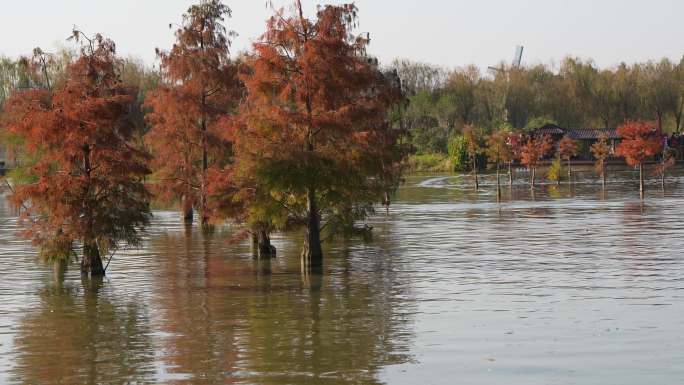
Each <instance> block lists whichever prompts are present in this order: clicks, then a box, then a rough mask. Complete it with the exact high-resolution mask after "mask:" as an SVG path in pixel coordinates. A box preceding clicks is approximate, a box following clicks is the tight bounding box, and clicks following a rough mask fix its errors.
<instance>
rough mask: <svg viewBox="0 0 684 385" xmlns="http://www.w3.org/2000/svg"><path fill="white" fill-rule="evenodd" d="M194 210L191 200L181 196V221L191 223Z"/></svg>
mask: <svg viewBox="0 0 684 385" xmlns="http://www.w3.org/2000/svg"><path fill="white" fill-rule="evenodd" d="M193 217H194V211H193V209H192V200H191V199H189V198H188V197H184V198H183V221H184V222H185V223H186V224H192V219H193Z"/></svg>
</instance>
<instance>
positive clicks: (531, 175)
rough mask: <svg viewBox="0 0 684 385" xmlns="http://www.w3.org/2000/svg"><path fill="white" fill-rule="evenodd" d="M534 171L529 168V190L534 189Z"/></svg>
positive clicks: (534, 169) (532, 168)
mask: <svg viewBox="0 0 684 385" xmlns="http://www.w3.org/2000/svg"><path fill="white" fill-rule="evenodd" d="M536 170H537V169H536V168H534V167H530V188H534V176H535V175H534V174H535V171H536Z"/></svg>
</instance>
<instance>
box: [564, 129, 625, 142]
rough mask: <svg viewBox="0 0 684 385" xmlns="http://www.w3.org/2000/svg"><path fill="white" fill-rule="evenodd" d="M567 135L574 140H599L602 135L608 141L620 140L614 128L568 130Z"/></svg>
mask: <svg viewBox="0 0 684 385" xmlns="http://www.w3.org/2000/svg"><path fill="white" fill-rule="evenodd" d="M568 134H569V135H570V137H571V138H573V139H575V140H582V139H599V138H600V137H601V136H602V135H605V136H606V138H608V139H620V135H618V133H617V130H615V129H614V128H573V129H570V130H568Z"/></svg>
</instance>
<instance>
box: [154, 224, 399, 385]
mask: <svg viewBox="0 0 684 385" xmlns="http://www.w3.org/2000/svg"><path fill="white" fill-rule="evenodd" d="M224 236H225V235H224ZM153 242H154V243H155V248H157V249H159V250H163V252H160V258H163V260H161V261H160V263H161V264H162V265H163V266H165V267H164V269H169V270H168V274H165V273H164V274H161V275H160V277H161V279H164V282H163V283H162V284H161V285H160V287H161V290H160V291H159V293H158V300H157V301H156V303H157V304H158V305H159V307H160V309H159V310H160V311H159V312H158V313H157V314H158V315H159V317H160V319H159V327H160V328H161V329H162V330H163V333H162V334H163V335H165V336H166V337H165V338H164V339H163V342H162V346H163V354H162V359H163V360H164V364H165V365H166V367H167V369H166V371H167V372H168V373H169V375H168V376H167V377H168V378H166V380H169V381H171V382H173V383H178V384H181V383H187V384H201V383H229V382H239V383H241V382H248V383H259V384H286V383H287V384H291V383H297V384H307V383H324V384H347V383H364V384H365V383H368V384H373V383H379V382H380V380H379V379H378V375H379V372H380V370H381V369H382V368H383V367H384V366H387V365H391V364H398V363H404V362H406V361H407V360H409V356H408V355H407V354H406V353H405V352H406V351H408V345H409V344H410V340H411V338H412V337H411V334H410V333H409V332H408V330H410V325H408V322H409V319H410V317H409V316H406V315H403V314H402V313H400V312H399V311H398V309H400V308H401V307H402V306H404V304H403V303H402V302H403V301H405V299H404V298H405V297H406V295H405V294H406V293H403V292H402V290H401V289H397V287H395V286H394V285H395V284H396V281H395V279H396V277H394V276H393V274H394V273H393V272H392V269H391V268H389V267H391V266H378V264H383V263H388V262H387V261H385V259H384V258H383V257H381V256H378V255H376V256H375V258H372V259H371V258H368V259H366V257H365V256H363V259H362V260H358V261H351V260H352V259H353V258H359V254H358V253H351V252H349V251H348V250H349V249H350V248H351V247H356V246H358V244H349V245H345V244H339V243H338V244H336V245H335V248H336V249H335V250H334V251H332V250H331V251H330V252H329V253H328V254H327V255H330V258H328V260H327V261H326V269H327V270H329V271H326V273H325V274H324V275H323V276H321V275H315V274H313V275H309V276H308V277H306V280H303V279H302V276H301V275H300V274H299V249H298V245H297V244H296V243H293V244H286V245H284V246H281V247H279V250H282V252H281V253H280V254H279V257H278V259H276V260H274V261H266V262H264V261H255V260H253V259H252V258H251V257H249V256H250V255H251V254H249V250H248V248H246V247H244V245H238V246H232V249H231V248H228V249H226V248H223V249H222V248H221V247H220V246H221V245H223V243H222V242H223V240H222V236H221V235H217V236H215V237H214V238H213V239H211V240H207V238H205V237H203V236H202V235H201V234H199V233H193V234H192V235H191V238H190V239H188V238H185V237H183V236H164V237H160V238H159V239H156V240H153ZM183 244H185V245H188V247H183V246H182V245H183ZM345 250H346V251H345ZM373 253H378V251H377V250H373ZM164 260H166V261H164ZM265 263H267V264H265ZM352 266H354V269H352ZM405 309H406V307H404V310H405Z"/></svg>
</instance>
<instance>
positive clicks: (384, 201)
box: [382, 191, 391, 213]
mask: <svg viewBox="0 0 684 385" xmlns="http://www.w3.org/2000/svg"><path fill="white" fill-rule="evenodd" d="M390 203H391V201H390V194H389V193H388V192H387V191H385V196H384V197H383V199H382V205H383V206H385V211H386V212H388V213H389V208H390Z"/></svg>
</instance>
